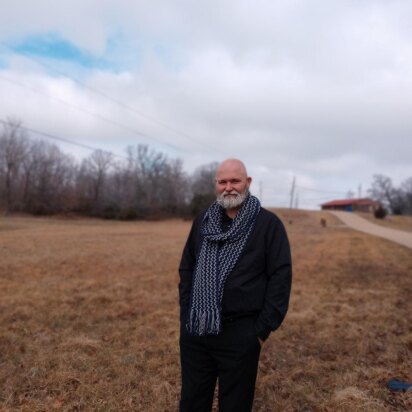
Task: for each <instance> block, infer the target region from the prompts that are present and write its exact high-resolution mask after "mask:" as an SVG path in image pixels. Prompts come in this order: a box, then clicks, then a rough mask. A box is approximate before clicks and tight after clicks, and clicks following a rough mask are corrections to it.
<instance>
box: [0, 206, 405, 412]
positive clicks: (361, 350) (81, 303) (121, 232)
mask: <svg viewBox="0 0 412 412" xmlns="http://www.w3.org/2000/svg"><path fill="white" fill-rule="evenodd" d="M277 212H278V214H279V216H280V217H281V218H282V219H283V221H284V222H285V225H286V227H287V230H288V233H289V237H290V240H291V244H292V252H293V259H294V283H293V291H292V299H291V306H290V312H289V314H288V316H287V319H286V320H285V323H284V324H283V325H282V327H281V328H280V329H279V330H278V331H277V332H276V333H275V334H272V335H271V337H270V338H269V340H268V341H267V342H266V343H265V345H264V347H263V349H262V356H261V363H260V367H259V375H258V381H257V389H256V400H255V408H254V411H271V412H272V411H351V412H353V411H391V410H393V411H395V410H396V411H407V410H409V411H410V410H412V391H409V392H407V393H391V392H389V391H388V390H387V389H386V387H385V384H386V381H387V380H388V379H390V378H392V377H398V378H401V379H404V380H407V381H409V382H410V381H412V356H411V354H412V322H411V313H412V303H411V302H412V300H411V296H412V253H411V250H409V249H406V248H404V247H401V246H398V245H396V244H393V243H390V242H388V241H385V240H382V239H377V238H374V237H371V236H368V235H366V234H363V233H359V232H355V231H352V230H350V229H347V228H344V227H342V226H340V225H339V224H338V222H337V221H335V220H334V218H333V217H331V216H329V215H326V214H325V215H323V216H326V218H327V221H328V226H327V227H326V228H322V227H321V226H320V224H319V221H320V218H321V216H322V212H304V211H288V210H279V211H277ZM189 228H190V222H183V221H179V220H173V221H172V220H171V221H165V222H134V223H121V222H109V221H98V220H81V219H72V220H59V219H43V218H38V219H35V218H23V217H19V218H1V219H0V410H1V411H30V412H32V411H149V412H150V411H153V412H159V411H176V410H177V404H178V398H179V390H180V376H179V352H178V338H179V336H178V331H179V327H178V307H177V300H178V298H177V283H178V275H177V266H178V261H179V258H180V253H181V249H182V247H183V243H184V241H185V238H186V235H187V233H188V231H189Z"/></svg>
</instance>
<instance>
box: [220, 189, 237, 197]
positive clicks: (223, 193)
mask: <svg viewBox="0 0 412 412" xmlns="http://www.w3.org/2000/svg"><path fill="white" fill-rule="evenodd" d="M220 195H221V196H226V195H238V196H240V193H239V192H238V191H237V190H231V191H230V192H228V191H227V190H225V191H224V192H222V193H221V194H220Z"/></svg>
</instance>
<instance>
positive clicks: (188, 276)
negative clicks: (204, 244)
mask: <svg viewBox="0 0 412 412" xmlns="http://www.w3.org/2000/svg"><path fill="white" fill-rule="evenodd" d="M195 238H196V220H195V221H194V222H193V224H192V228H191V230H190V233H189V236H188V238H187V241H186V244H185V247H184V249H183V253H182V258H181V261H180V265H179V276H180V282H179V305H180V320H183V318H184V317H185V315H186V313H187V310H188V307H189V302H190V292H191V289H192V275H193V271H194V269H195V264H196V245H195V240H196V239H195Z"/></svg>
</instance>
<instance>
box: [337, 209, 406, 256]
mask: <svg viewBox="0 0 412 412" xmlns="http://www.w3.org/2000/svg"><path fill="white" fill-rule="evenodd" d="M329 213H332V214H333V215H335V216H336V217H337V218H338V219H340V220H341V221H342V222H343V223H344V224H345V225H347V226H349V227H351V228H352V229H355V230H359V231H360V232H365V233H369V234H370V235H374V236H379V237H383V238H384V239H388V240H391V241H392V242H396V243H399V244H400V245H403V246H406V247H409V248H411V249H412V233H410V232H404V231H402V230H396V229H388V228H386V227H382V226H379V225H375V224H374V223H371V222H369V221H367V220H366V219H363V218H362V217H360V216H358V215H357V214H355V213H351V212H341V211H329Z"/></svg>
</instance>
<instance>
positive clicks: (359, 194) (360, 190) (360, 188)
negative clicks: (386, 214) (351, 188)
mask: <svg viewBox="0 0 412 412" xmlns="http://www.w3.org/2000/svg"><path fill="white" fill-rule="evenodd" d="M358 198H359V199H362V185H361V184H359V186H358Z"/></svg>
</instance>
